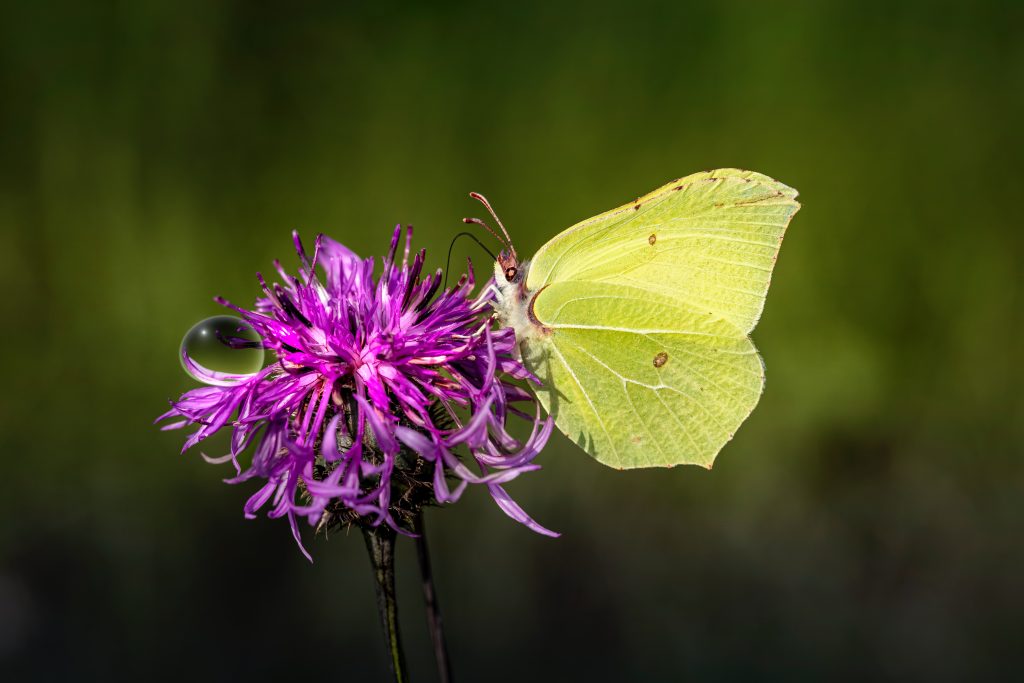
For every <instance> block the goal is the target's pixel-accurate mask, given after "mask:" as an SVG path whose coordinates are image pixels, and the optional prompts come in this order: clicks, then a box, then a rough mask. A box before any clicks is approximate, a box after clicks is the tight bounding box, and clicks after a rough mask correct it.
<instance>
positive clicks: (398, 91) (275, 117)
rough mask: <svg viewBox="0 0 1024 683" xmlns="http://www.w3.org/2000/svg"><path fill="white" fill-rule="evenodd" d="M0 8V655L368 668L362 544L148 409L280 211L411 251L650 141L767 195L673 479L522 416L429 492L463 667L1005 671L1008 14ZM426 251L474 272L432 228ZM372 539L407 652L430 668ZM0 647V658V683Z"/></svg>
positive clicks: (569, 671) (415, 601) (357, 239)
mask: <svg viewBox="0 0 1024 683" xmlns="http://www.w3.org/2000/svg"><path fill="white" fill-rule="evenodd" d="M0 18H2V21H0V93H2V95H0V97H2V99H0V278H2V284H3V290H4V292H5V295H4V297H3V299H4V302H3V304H2V310H3V320H4V323H3V335H2V338H3V342H2V343H3V349H4V359H5V364H4V366H5V367H4V372H3V374H4V377H5V380H4V383H5V388H6V391H4V392H3V398H2V399H0V402H2V411H0V420H2V430H0V438H2V442H0V443H2V457H3V470H4V474H3V477H2V481H3V485H2V487H0V490H2V491H3V495H0V666H2V669H3V670H4V671H6V672H11V673H12V674H13V675H12V677H11V678H7V680H53V679H59V680H88V679H98V678H107V679H114V680H120V679H140V680H153V679H177V680H203V681H205V680H239V679H242V678H245V679H246V680H281V679H282V678H286V677H287V678H299V677H302V678H312V677H314V676H316V677H318V678H320V679H325V680H326V679H331V680H342V679H346V680H383V678H384V676H385V659H384V650H383V646H382V643H381V641H380V636H379V632H378V624H377V621H376V613H375V609H374V606H373V594H372V584H371V576H370V571H369V566H368V562H367V560H366V557H365V550H364V547H363V543H362V540H361V539H359V538H358V537H357V536H349V537H344V536H337V537H332V538H330V539H328V540H326V541H324V540H322V539H319V540H311V535H307V538H308V539H310V540H309V546H310V547H311V549H312V553H313V555H314V558H315V560H316V562H315V564H313V565H310V564H309V563H308V562H306V561H305V560H304V559H303V558H302V556H301V555H300V554H299V552H298V551H297V550H296V548H295V546H294V544H293V541H292V539H291V537H290V534H289V532H288V529H287V524H286V523H285V522H283V521H281V520H267V519H264V518H261V519H259V520H257V521H245V520H243V519H242V514H241V506H242V503H243V502H244V500H245V499H246V498H247V497H248V496H249V495H250V494H251V492H252V491H253V489H254V487H253V486H251V485H239V486H233V487H229V486H225V485H224V484H222V483H221V481H220V480H221V478H222V477H224V476H227V475H228V470H227V469H226V467H227V466H224V467H215V466H211V465H207V464H205V463H203V462H202V461H201V459H200V458H199V456H198V454H194V453H189V454H186V455H184V456H180V455H179V454H178V449H179V448H180V444H181V441H182V434H181V433H180V432H179V433H175V432H171V433H161V432H159V431H157V430H156V429H155V428H154V427H152V426H151V422H152V419H153V418H154V417H155V416H156V415H157V414H158V413H160V412H162V411H163V410H164V408H165V406H166V400H167V399H168V398H171V397H173V396H176V395H177V394H179V393H180V392H181V391H183V390H185V389H187V388H190V387H191V386H192V385H193V383H192V382H191V380H189V378H187V377H186V376H185V375H184V373H183V372H182V371H181V368H180V367H179V364H178V361H177V359H176V352H177V347H178V343H179V341H180V339H181V336H182V335H183V334H184V333H185V331H186V330H187V329H188V328H189V327H190V326H191V325H192V324H193V323H195V322H196V321H198V320H200V319H202V318H204V317H206V316H209V315H214V314H217V313H219V312H220V311H221V309H220V308H219V307H218V306H217V305H216V304H214V303H213V302H212V301H211V297H212V296H214V295H216V294H221V295H224V296H226V297H228V298H229V299H233V300H236V301H238V302H243V303H245V302H251V301H252V299H253V298H254V297H255V296H256V294H257V292H258V285H257V283H256V280H255V278H254V273H255V271H257V270H262V271H264V272H266V271H268V270H270V263H271V261H272V260H273V259H274V258H280V259H281V260H282V261H283V262H284V264H285V266H286V267H287V268H289V269H292V268H293V267H294V265H295V259H294V256H293V251H292V247H291V242H290V237H289V233H290V231H291V230H292V229H293V228H298V229H300V230H301V231H302V234H303V235H304V236H305V237H306V239H307V243H308V242H311V240H312V238H313V236H314V235H315V234H316V232H318V231H324V232H327V233H329V234H331V235H332V236H334V237H336V238H337V239H339V240H341V241H343V242H345V243H346V244H348V245H349V246H351V247H352V248H353V249H355V250H356V251H358V252H359V253H361V254H366V255H371V254H376V255H380V254H382V253H383V252H384V250H385V249H386V246H387V241H388V238H389V236H390V232H391V230H392V228H393V226H394V224H395V223H398V222H403V223H412V224H414V225H415V226H416V228H417V231H416V242H417V243H418V244H419V245H422V246H426V247H427V248H428V249H429V257H430V259H431V262H432V264H433V265H434V266H440V265H443V256H444V253H445V251H446V250H447V248H448V244H449V241H450V240H451V237H452V235H453V234H454V233H455V232H457V231H458V230H460V229H461V224H460V222H459V219H460V218H461V217H462V216H464V215H476V214H479V213H480V207H479V206H477V205H476V204H475V203H474V202H472V201H471V200H470V199H468V198H467V196H466V193H467V192H469V191H470V190H477V191H480V192H484V193H485V194H487V195H488V197H489V198H490V199H491V200H492V201H493V202H494V204H495V205H496V208H497V209H498V211H499V213H500V214H501V216H502V218H503V219H504V221H505V223H506V225H508V226H509V228H510V230H511V231H512V234H513V236H514V238H515V239H516V241H517V244H518V246H519V249H520V251H521V252H523V253H532V252H533V251H534V250H535V249H536V248H537V247H539V246H540V245H541V244H542V243H543V242H544V241H545V240H546V239H547V238H548V237H550V236H552V235H554V234H555V233H556V232H557V231H559V230H561V229H563V228H564V227H566V226H568V225H569V224H571V223H572V222H574V221H576V220H578V219H581V218H585V217H587V216H589V215H592V214H595V213H598V212H600V211H603V210H605V209H608V208H611V207H613V206H616V205H618V204H620V203H622V202H624V201H627V200H629V199H632V198H633V197H635V196H637V195H639V194H642V193H644V192H646V191H648V190H650V189H653V188H654V187H656V186H658V185H660V184H662V183H664V182H667V181H668V180H670V179H672V178H675V177H677V176H679V175H682V174H685V173H689V172H692V171H697V170H702V169H706V168H714V167H719V166H739V167H744V168H751V169H756V170H758V171H761V172H764V173H767V174H769V175H771V176H773V177H776V178H778V179H780V180H782V181H784V182H786V183H788V184H790V185H793V186H795V187H796V188H798V189H799V190H800V192H801V197H800V198H801V200H802V202H803V204H804V208H803V210H802V211H801V212H800V214H799V215H798V216H797V217H796V219H795V221H794V223H793V225H792V226H791V228H790V231H789V234H788V235H787V238H786V242H785V245H784V247H783V249H782V253H781V257H780V259H779V262H778V267H777V269H776V272H775V277H774V282H773V285H772V290H771V292H770V295H769V297H768V303H767V307H766V309H765V314H764V317H763V319H762V321H761V324H760V326H759V327H758V329H757V330H756V332H755V335H754V337H755V341H756V342H757V344H758V345H759V347H760V349H761V351H762V353H763V354H764V356H765V359H766V363H767V367H768V384H767V391H766V393H765V395H764V397H763V399H762V401H761V404H760V406H759V408H758V409H757V410H756V411H755V413H754V415H753V416H752V417H751V418H750V420H749V421H748V422H747V423H746V424H745V426H744V427H743V428H742V429H741V430H740V431H739V433H738V434H737V437H736V439H735V440H734V441H733V442H732V443H730V444H729V445H728V446H727V447H726V449H725V450H724V451H723V453H722V454H721V456H720V458H719V460H718V462H717V464H716V467H715V470H714V471H713V472H710V473H709V472H705V471H703V470H700V469H697V468H677V469H674V470H671V471H633V472H615V471H612V470H610V469H605V468H603V467H601V466H600V465H598V464H596V463H594V462H593V461H591V460H590V459H589V458H587V457H586V456H585V455H583V454H582V453H581V452H579V451H577V450H576V449H575V448H574V447H573V446H572V445H571V444H570V443H569V442H568V441H567V440H566V439H564V438H563V437H561V436H558V437H557V438H555V439H553V441H552V443H551V444H550V446H549V447H548V449H547V450H546V452H545V453H544V454H543V455H542V457H541V458H540V460H539V462H541V463H542V464H543V466H544V469H543V470H542V471H541V472H539V473H534V474H530V475H527V476H525V477H523V478H522V479H520V480H519V481H517V482H516V483H515V484H513V485H512V486H511V487H510V490H511V492H512V493H513V495H514V496H515V497H516V498H517V499H518V500H519V501H520V502H521V503H522V504H523V505H524V507H525V508H526V509H527V510H528V511H529V512H530V513H531V514H533V515H534V516H535V517H536V518H537V519H538V520H539V521H541V522H542V523H543V524H546V525H548V526H550V527H552V528H554V529H557V530H559V531H561V532H563V534H564V535H563V537H562V538H561V539H559V540H554V541H553V540H550V539H547V538H542V537H539V536H536V535H534V534H532V533H530V532H529V531H527V530H526V529H524V528H522V527H521V526H519V525H517V524H515V523H514V522H512V521H510V520H509V519H507V518H506V517H505V516H504V515H503V514H502V513H501V512H500V511H499V510H498V509H497V508H496V507H495V506H494V504H493V503H492V502H491V501H490V500H489V498H488V497H487V495H486V493H485V492H483V491H480V490H470V491H469V492H468V493H467V495H466V496H465V498H464V500H463V501H462V502H460V503H458V504H457V505H456V506H454V507H452V508H451V509H445V510H440V511H438V510H435V511H432V514H431V515H429V518H428V522H429V524H430V536H431V543H432V544H433V549H434V553H435V558H434V562H435V570H436V573H437V580H438V583H439V591H440V595H441V599H442V604H443V607H444V609H445V616H446V619H447V623H448V629H449V638H450V647H451V651H452V656H453V660H454V666H455V672H456V674H457V676H458V678H459V679H460V680H462V681H481V680H487V681H519V680H524V679H526V680H537V681H565V680H614V681H666V680H682V679H683V678H695V679H700V680H767V679H775V680H777V679H780V678H784V679H790V680H794V679H814V680H822V679H830V680H837V679H858V680H863V679H865V678H867V679H901V680H931V681H934V680H947V679H948V680H963V679H966V678H975V679H976V678H986V677H987V678H990V679H991V678H999V677H1005V678H1010V677H1012V676H1013V674H1014V673H1015V672H1016V673H1018V674H1019V667H1020V666H1021V664H1024V650H1022V648H1021V647H1020V644H1021V638H1022V636H1024V627H1022V625H1021V624H1022V615H1024V544H1022V538H1024V536H1022V532H1024V524H1022V521H1021V520H1022V514H1024V496H1022V491H1024V465H1022V456H1024V445H1022V444H1024V399H1022V385H1024V371H1022V364H1021V361H1020V350H1021V341H1020V340H1021V337H1022V335H1024V299H1022V287H1021V284H1022V262H1024V259H1022V256H1024V231H1022V223H1021V218H1020V216H1021V207H1020V204H1021V199H1022V193H1021V187H1022V181H1024V163H1022V152H1024V139H1022V133H1021V130H1022V129H1021V121H1022V120H1024V37H1022V29H1021V27H1022V26H1024V5H1022V4H1021V3H1018V2H1006V3H992V2H974V3H934V2H907V3H903V2H896V3H894V2H873V1H865V0H860V1H858V2H832V3H825V2H822V3H811V2H808V3H800V4H788V3H771V4H762V3H752V2H733V1H722V2H704V3H695V2H675V3H648V2H631V3H623V4H622V5H620V6H617V7H615V6H605V5H601V4H593V3H523V2H520V3H505V4H502V5H491V4H488V5H474V4H470V3H453V4H446V5H443V6H442V5H437V4H435V5H433V6H431V7H426V6H408V7H398V6H395V5H389V6H384V5H383V4H382V3H353V2H338V3H332V4H329V5H324V6H319V7H313V6H302V7H300V6H298V5H295V6H291V5H289V6H288V7H285V6H284V4H283V3H282V4H280V5H277V4H275V3H255V2H230V3H229V2H225V3H209V2H195V1H191V2H157V3H154V2H130V3H129V2H121V3H107V2H99V3H77V2H38V3H29V2H24V3H15V4H14V5H10V4H8V5H6V7H5V9H4V10H3V13H2V17H0ZM456 254H457V255H458V256H459V257H460V258H463V257H465V256H467V255H470V256H472V257H473V258H474V260H475V263H476V264H477V265H478V266H481V267H483V268H488V267H489V264H488V263H487V258H486V256H483V255H482V252H481V251H480V250H479V249H476V248H475V247H474V246H473V245H472V244H471V243H469V242H460V244H459V245H458V246H457V247H456ZM412 550H413V548H412V545H411V544H408V543H406V544H403V545H401V546H400V547H399V555H400V557H399V560H400V567H399V571H400V581H399V584H400V585H399V595H400V598H401V600H402V606H401V609H402V618H403V625H404V635H405V637H406V640H407V646H408V650H409V659H410V666H411V668H412V671H413V673H414V675H415V678H416V680H419V681H428V680H432V676H433V665H432V662H431V655H430V651H429V645H428V641H427V637H426V629H425V626H424V621H423V609H422V606H421V605H422V601H421V599H420V595H419V589H418V584H417V577H416V567H415V562H414V555H413V552H412ZM5 678H6V676H5Z"/></svg>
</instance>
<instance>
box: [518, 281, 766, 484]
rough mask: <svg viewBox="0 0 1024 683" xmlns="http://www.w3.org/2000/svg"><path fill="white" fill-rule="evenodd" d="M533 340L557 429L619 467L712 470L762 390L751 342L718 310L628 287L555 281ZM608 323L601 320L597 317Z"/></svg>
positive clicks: (542, 300) (541, 304) (540, 299)
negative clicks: (705, 309)
mask: <svg viewBox="0 0 1024 683" xmlns="http://www.w3.org/2000/svg"><path fill="white" fill-rule="evenodd" d="M534 313H535V315H536V316H537V318H538V319H539V320H541V321H542V323H543V325H544V326H545V328H546V331H545V334H544V336H542V337H540V338H538V339H537V340H535V341H532V342H531V343H530V344H529V345H528V346H527V349H526V351H527V353H526V355H525V359H526V361H527V364H528V366H529V367H530V368H531V370H533V371H534V372H535V373H537V374H538V376H539V377H540V378H541V380H542V382H543V387H542V388H541V389H539V391H538V395H539V398H540V400H541V402H542V404H543V405H544V406H545V408H546V409H547V410H548V412H549V413H550V414H552V415H553V416H554V417H555V420H556V424H557V425H558V427H559V428H560V429H561V430H562V431H563V432H564V433H565V434H566V435H568V436H569V437H570V438H572V439H574V440H575V441H576V442H577V443H578V444H579V445H580V446H581V447H582V448H583V449H584V450H586V451H587V452H588V453H590V454H591V455H592V456H594V457H595V458H596V459H597V460H599V461H600V462H602V463H604V464H607V465H610V466H612V467H617V468H634V467H652V466H672V465H677V464H698V465H703V466H705V467H710V466H711V463H712V461H713V460H714V457H715V454H717V453H718V451H719V450H720V449H721V447H722V446H723V445H724V444H725V443H726V442H727V441H728V440H729V439H730V438H732V435H733V433H734V432H735V430H736V428H737V427H738V426H739V425H740V423H741V422H743V420H744V419H745V418H746V417H747V415H749V414H750V411H751V410H752V409H753V408H754V405H755V404H756V403H757V400H758V397H759V396H760V394H761V389H762V386H763V382H764V374H763V366H762V365H761V361H760V358H759V356H758V355H757V352H756V351H755V349H754V346H753V344H752V343H751V341H750V340H749V339H748V338H747V337H746V335H744V334H743V333H742V332H740V331H739V330H737V329H736V327H735V326H734V325H733V324H732V323H730V322H728V321H725V320H722V319H721V318H719V317H716V316H712V315H709V314H708V313H706V312H700V311H698V310H696V309H693V308H691V307H689V306H687V305H685V304H684V303H682V302H679V301H674V300H672V299H670V298H664V297H661V296H659V295H653V296H652V295H651V294H650V293H649V292H646V291H644V290H641V289H636V288H633V287H629V286H625V285H603V286H601V287H599V288H595V287H594V286H593V285H592V284H590V283H576V282H567V283H555V284H552V285H550V286H548V287H547V288H545V289H544V291H542V292H541V293H540V294H539V295H538V296H537V299H536V300H535V302H534ZM596 321H602V322H600V323H599V322H596Z"/></svg>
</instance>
